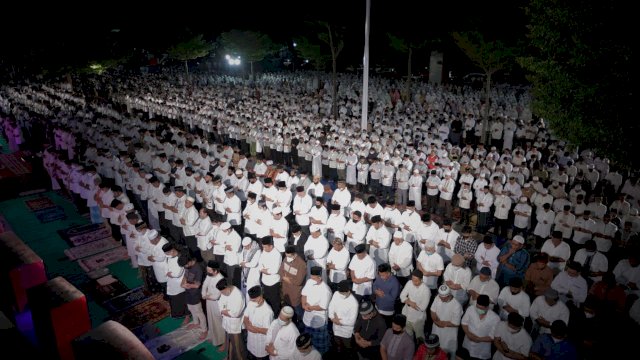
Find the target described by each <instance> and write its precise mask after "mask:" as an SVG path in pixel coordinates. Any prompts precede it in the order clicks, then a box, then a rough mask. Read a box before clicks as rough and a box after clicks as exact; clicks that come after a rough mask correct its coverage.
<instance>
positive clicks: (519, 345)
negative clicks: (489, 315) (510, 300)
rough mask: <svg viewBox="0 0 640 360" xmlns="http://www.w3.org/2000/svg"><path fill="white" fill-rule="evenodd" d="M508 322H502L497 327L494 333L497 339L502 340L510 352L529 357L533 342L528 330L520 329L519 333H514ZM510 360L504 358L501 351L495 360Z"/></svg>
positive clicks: (494, 357)
mask: <svg viewBox="0 0 640 360" xmlns="http://www.w3.org/2000/svg"><path fill="white" fill-rule="evenodd" d="M510 329H511V328H510V327H509V325H508V322H507V321H501V322H499V323H498V324H497V325H496V328H495V330H494V333H493V337H494V338H495V339H497V338H499V339H500V340H502V341H503V342H504V343H505V344H506V345H507V347H508V348H509V351H510V352H516V353H519V354H521V355H524V356H529V352H530V350H531V345H532V344H533V341H532V340H531V336H529V334H528V333H527V331H526V330H524V329H520V331H518V332H517V333H515V334H514V333H512V332H511V331H510ZM508 359H510V358H508V357H506V356H504V355H503V354H502V353H501V352H500V351H496V352H495V354H494V355H493V360H508Z"/></svg>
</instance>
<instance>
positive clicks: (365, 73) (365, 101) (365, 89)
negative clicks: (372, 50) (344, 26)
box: [360, 0, 371, 130]
mask: <svg viewBox="0 0 640 360" xmlns="http://www.w3.org/2000/svg"><path fill="white" fill-rule="evenodd" d="M366 2H367V5H366V6H367V9H366V14H367V16H366V18H365V21H364V56H363V58H362V120H361V121H360V128H361V129H363V130H367V128H368V127H367V115H368V114H369V30H370V24H371V23H370V22H369V16H370V12H371V11H370V10H371V0H366Z"/></svg>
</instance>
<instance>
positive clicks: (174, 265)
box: [162, 243, 189, 324]
mask: <svg viewBox="0 0 640 360" xmlns="http://www.w3.org/2000/svg"><path fill="white" fill-rule="evenodd" d="M162 251H164V254H165V255H166V256H167V296H168V297H169V305H170V306H171V317H172V318H174V319H180V318H185V319H184V321H185V324H186V323H187V322H189V317H188V316H187V317H185V315H186V312H187V303H186V294H185V292H184V288H183V287H182V286H181V284H182V277H183V276H184V268H183V267H182V266H180V265H178V255H179V254H180V253H179V251H178V249H177V248H176V247H175V245H174V244H173V243H168V244H165V245H164V246H163V247H162Z"/></svg>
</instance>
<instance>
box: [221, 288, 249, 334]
mask: <svg viewBox="0 0 640 360" xmlns="http://www.w3.org/2000/svg"><path fill="white" fill-rule="evenodd" d="M218 306H219V307H220V313H221V314H222V312H223V311H224V310H229V315H230V316H225V315H222V328H223V329H224V330H225V331H226V332H227V333H228V334H240V331H241V330H242V312H243V310H244V296H242V292H241V291H240V290H239V289H238V288H237V287H235V286H234V287H233V289H232V290H231V293H229V295H224V294H221V295H220V300H218Z"/></svg>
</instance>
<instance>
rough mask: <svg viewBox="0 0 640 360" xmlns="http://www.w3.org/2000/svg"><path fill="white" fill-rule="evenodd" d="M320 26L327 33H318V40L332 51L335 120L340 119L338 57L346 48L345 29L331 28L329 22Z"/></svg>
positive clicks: (332, 89)
mask: <svg viewBox="0 0 640 360" xmlns="http://www.w3.org/2000/svg"><path fill="white" fill-rule="evenodd" d="M318 25H320V26H321V27H323V28H324V29H325V30H326V32H320V33H318V39H320V40H321V41H322V42H324V43H325V44H327V45H329V49H331V69H332V71H331V98H332V100H333V102H332V104H331V112H332V113H333V118H334V119H337V118H338V79H337V76H338V75H337V74H338V55H340V52H341V51H342V49H343V48H344V28H340V27H336V26H333V27H332V26H331V24H329V23H328V22H324V21H321V22H318Z"/></svg>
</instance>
